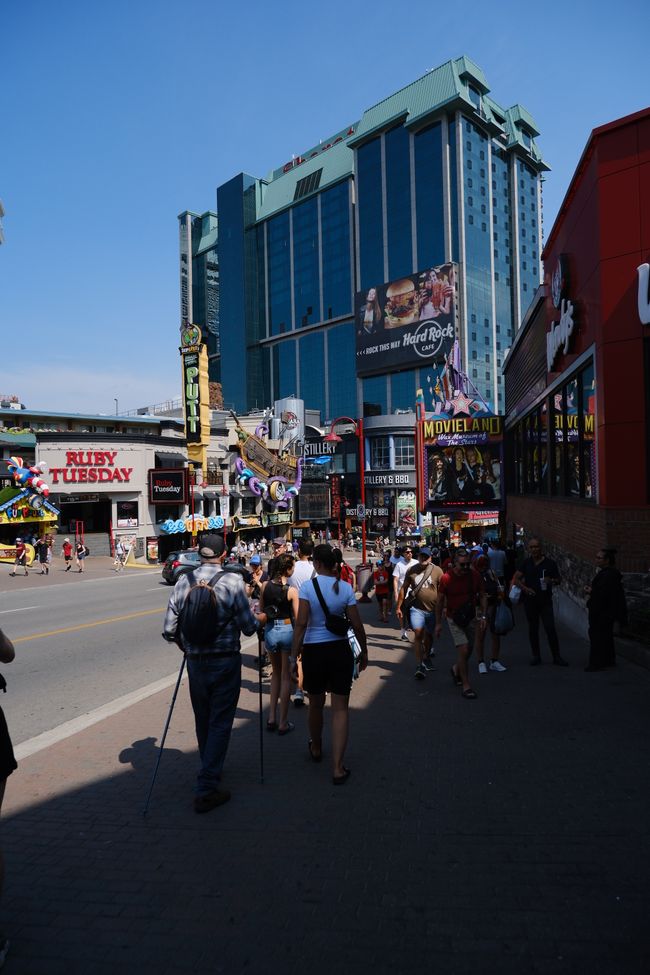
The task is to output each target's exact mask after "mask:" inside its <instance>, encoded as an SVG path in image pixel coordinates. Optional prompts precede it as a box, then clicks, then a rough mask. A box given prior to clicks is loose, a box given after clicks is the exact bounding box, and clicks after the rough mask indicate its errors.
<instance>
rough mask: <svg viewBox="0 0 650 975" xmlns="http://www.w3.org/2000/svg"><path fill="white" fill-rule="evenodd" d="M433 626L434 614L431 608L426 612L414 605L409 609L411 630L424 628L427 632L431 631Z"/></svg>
mask: <svg viewBox="0 0 650 975" xmlns="http://www.w3.org/2000/svg"><path fill="white" fill-rule="evenodd" d="M435 628H436V614H435V612H434V611H433V610H431V611H430V612H427V611H425V610H424V609H416V608H415V607H413V608H412V609H411V629H412V630H421V629H425V630H426V631H427V632H428V633H433V631H434V630H435Z"/></svg>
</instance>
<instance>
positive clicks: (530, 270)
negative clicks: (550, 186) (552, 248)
mask: <svg viewBox="0 0 650 975" xmlns="http://www.w3.org/2000/svg"><path fill="white" fill-rule="evenodd" d="M537 181H538V176H537V174H536V173H535V172H534V170H532V169H531V168H530V166H528V165H527V164H526V163H525V162H523V161H522V160H521V159H518V160H517V204H518V205H517V225H518V231H519V233H518V237H519V240H518V243H519V254H520V260H519V301H520V307H521V313H522V317H523V313H524V311H525V310H526V308H527V307H528V305H529V304H530V302H531V299H532V297H533V295H534V293H535V288H536V287H537V285H538V284H539V247H538V241H539V213H538V205H537Z"/></svg>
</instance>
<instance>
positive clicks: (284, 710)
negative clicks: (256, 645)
mask: <svg viewBox="0 0 650 975" xmlns="http://www.w3.org/2000/svg"><path fill="white" fill-rule="evenodd" d="M293 567H294V561H293V555H289V554H288V553H284V554H282V555H278V556H277V558H275V559H274V560H273V576H272V578H271V579H269V580H268V582H265V583H263V584H262V592H261V595H260V602H259V609H258V612H260V613H265V614H266V618H267V623H266V626H265V627H264V643H265V644H266V649H267V650H268V653H269V657H270V658H271V689H270V692H269V717H268V720H267V722H266V730H267V731H277V733H278V734H279V735H288V734H289V732H290V731H293V730H294V728H295V725H294V723H293V722H292V721H288V720H287V715H288V714H289V698H290V696H291V661H290V660H289V656H290V654H291V644H292V642H293V625H294V622H295V620H296V616H297V615H298V590H297V589H294V588H293V587H292V586H290V585H289V580H290V578H291V576H292V575H293ZM278 698H279V699H280V723H279V724H278V721H277V710H278Z"/></svg>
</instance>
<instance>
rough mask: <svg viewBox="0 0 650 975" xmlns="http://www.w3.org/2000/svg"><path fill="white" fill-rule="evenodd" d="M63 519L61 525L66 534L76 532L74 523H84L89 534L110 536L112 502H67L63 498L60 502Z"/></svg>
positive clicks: (106, 500) (108, 499)
mask: <svg viewBox="0 0 650 975" xmlns="http://www.w3.org/2000/svg"><path fill="white" fill-rule="evenodd" d="M59 506H60V509H61V517H60V519H59V524H60V525H61V531H62V532H64V533H65V534H69V533H70V532H74V523H75V522H76V521H82V522H83V524H84V529H85V531H86V532H88V533H92V534H98V533H102V532H106V534H108V532H109V530H110V523H111V501H110V498H106V499H102V500H101V501H72V502H69V501H66V500H65V498H61V500H60V502H59Z"/></svg>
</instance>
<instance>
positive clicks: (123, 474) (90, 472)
mask: <svg viewBox="0 0 650 975" xmlns="http://www.w3.org/2000/svg"><path fill="white" fill-rule="evenodd" d="M116 457H117V450H66V452H65V463H66V466H65V467H51V468H50V473H49V479H50V480H51V482H52V484H97V483H100V484H105V483H107V482H109V481H119V482H121V483H124V484H127V483H128V482H129V481H130V480H131V474H132V473H133V468H132V467H116V466H115V458H116Z"/></svg>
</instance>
